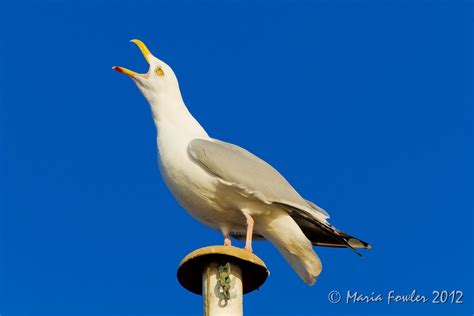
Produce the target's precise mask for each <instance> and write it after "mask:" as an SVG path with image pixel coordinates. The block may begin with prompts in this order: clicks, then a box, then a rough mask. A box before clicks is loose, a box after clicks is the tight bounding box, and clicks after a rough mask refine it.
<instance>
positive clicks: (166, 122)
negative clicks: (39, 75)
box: [112, 39, 371, 285]
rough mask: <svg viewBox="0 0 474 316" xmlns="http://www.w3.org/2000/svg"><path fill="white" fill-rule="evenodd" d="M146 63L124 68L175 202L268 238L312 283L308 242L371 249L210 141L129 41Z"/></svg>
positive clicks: (265, 172)
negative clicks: (146, 108) (149, 121)
mask: <svg viewBox="0 0 474 316" xmlns="http://www.w3.org/2000/svg"><path fill="white" fill-rule="evenodd" d="M131 42H133V43H134V44H136V45H137V46H138V48H139V49H140V50H141V52H142V54H143V56H144V57H145V59H146V61H147V62H148V64H149V69H148V72H147V73H145V74H140V73H137V72H134V71H132V70H129V69H127V68H124V67H119V66H114V67H112V69H114V70H116V71H117V72H119V73H123V74H125V75H128V76H129V77H130V78H131V79H132V80H133V81H134V82H135V84H136V85H137V86H138V88H139V90H140V91H141V93H142V94H143V95H144V96H145V98H146V100H147V101H148V103H149V104H150V107H151V112H152V114H153V120H154V123H155V125H156V129H157V145H158V153H159V154H158V155H159V169H160V173H161V175H162V177H163V179H164V181H165V183H166V185H167V187H168V188H169V190H170V191H171V193H172V194H173V196H174V197H175V198H176V200H177V201H178V202H179V204H180V205H181V206H182V207H183V208H184V209H186V210H187V211H188V212H189V213H190V215H191V216H192V217H194V218H195V219H196V220H198V221H199V222H201V223H202V224H204V225H206V226H208V227H210V228H212V229H215V230H217V231H220V232H221V233H222V235H223V237H224V245H226V246H231V239H230V238H231V237H234V238H236V239H238V240H245V250H247V251H249V252H252V239H265V240H268V241H270V242H271V243H272V244H273V245H274V246H275V247H276V248H277V249H278V251H279V252H280V253H281V254H282V255H283V257H284V258H285V259H286V261H287V262H288V263H289V264H290V266H291V267H292V268H293V270H295V272H296V273H297V274H298V275H299V277H300V278H301V279H302V280H303V281H304V282H305V283H306V284H308V285H312V284H314V282H315V281H316V278H317V277H318V276H319V275H320V273H321V271H322V264H321V260H320V259H319V257H318V256H317V255H316V253H315V251H314V249H313V245H317V246H328V247H348V248H351V249H352V250H354V251H355V252H356V253H358V252H357V251H356V250H355V249H356V248H367V249H368V248H371V246H370V245H369V244H368V243H366V242H364V241H362V240H360V239H358V238H355V237H353V236H351V235H349V234H346V233H344V232H342V231H340V230H338V229H336V228H335V227H333V226H332V225H331V224H330V223H329V222H328V218H329V214H328V213H327V212H326V211H325V210H324V209H322V208H321V207H319V206H317V205H316V204H314V203H313V202H311V201H308V200H306V199H304V198H303V197H302V196H301V195H300V194H299V193H298V192H297V191H296V190H295V189H294V188H293V187H292V186H291V184H290V183H288V181H287V180H286V179H285V178H284V177H283V176H282V175H281V174H280V173H279V172H278V171H277V170H276V169H275V168H273V167H272V166H271V165H270V164H268V163H267V162H265V161H264V160H262V159H260V158H259V157H257V156H256V155H254V154H252V153H251V152H249V151H247V150H245V149H244V148H242V147H239V146H237V145H233V144H230V143H226V142H223V141H220V140H217V139H215V138H212V137H210V136H209V135H208V134H207V132H206V131H205V130H204V128H203V127H202V126H201V125H200V124H199V122H198V121H197V120H196V119H195V118H194V117H193V116H192V115H191V113H190V112H189V110H188V109H187V107H186V105H185V103H184V101H183V98H182V96H181V92H180V88H179V85H178V80H177V78H176V75H175V73H174V72H173V70H172V69H171V67H170V66H168V65H167V64H166V63H165V62H163V61H162V60H160V59H158V58H156V57H155V56H154V55H152V53H151V52H150V50H149V49H148V48H147V46H146V45H145V44H144V43H143V42H142V41H140V40H137V39H134V40H131Z"/></svg>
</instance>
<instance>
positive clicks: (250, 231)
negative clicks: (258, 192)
mask: <svg viewBox="0 0 474 316" xmlns="http://www.w3.org/2000/svg"><path fill="white" fill-rule="evenodd" d="M244 215H245V219H246V220H247V238H246V239H245V250H247V251H249V252H253V250H252V234H253V223H254V222H253V218H252V217H251V216H250V215H247V214H244Z"/></svg>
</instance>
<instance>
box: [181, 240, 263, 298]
mask: <svg viewBox="0 0 474 316" xmlns="http://www.w3.org/2000/svg"><path fill="white" fill-rule="evenodd" d="M213 262H218V263H219V262H220V263H222V264H226V263H227V262H230V264H236V265H238V266H239V267H240V269H241V270H242V283H243V293H244V294H246V293H249V292H252V291H254V290H256V289H258V288H259V287H260V286H261V285H262V284H263V283H265V280H266V279H267V277H268V275H270V272H269V271H268V269H267V267H266V266H265V263H264V262H263V261H262V259H260V258H259V257H257V256H256V255H254V254H253V253H250V252H248V251H246V250H243V249H241V248H237V247H233V246H209V247H204V248H200V249H197V250H194V251H193V252H191V253H189V254H188V255H187V256H186V257H184V259H183V260H181V263H180V264H179V268H178V273H177V274H178V281H179V283H181V285H182V286H183V287H184V288H185V289H187V290H188V291H191V292H193V293H195V294H199V295H202V271H203V269H204V267H206V266H207V265H209V264H211V263H213Z"/></svg>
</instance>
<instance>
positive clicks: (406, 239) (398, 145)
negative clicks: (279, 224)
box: [0, 0, 473, 316]
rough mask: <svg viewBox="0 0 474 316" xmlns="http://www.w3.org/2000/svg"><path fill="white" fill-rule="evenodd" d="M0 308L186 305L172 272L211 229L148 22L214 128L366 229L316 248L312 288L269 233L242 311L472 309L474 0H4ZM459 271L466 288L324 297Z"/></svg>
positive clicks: (166, 310) (420, 285)
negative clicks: (179, 190) (142, 48)
mask: <svg viewBox="0 0 474 316" xmlns="http://www.w3.org/2000/svg"><path fill="white" fill-rule="evenodd" d="M0 12H1V13H0V17H1V18H0V34H1V36H0V172H1V173H0V314H1V315H2V316H10V315H40V314H41V315H72V314H75V315H86V314H94V315H155V314H171V313H179V314H199V313H200V312H201V298H200V297H198V296H196V295H194V294H191V293H188V292H186V291H185V290H183V289H182V288H181V287H180V285H179V284H178V282H177V280H176V276H175V271H176V268H177V265H178V263H179V261H180V260H181V258H182V257H183V256H184V255H186V254H187V253H188V252H189V251H191V250H193V249H195V248H198V247H201V246H206V245H212V244H220V243H221V242H222V237H221V235H220V233H217V232H214V231H211V230H210V229H208V228H206V227H204V226H201V225H200V224H199V223H197V222H196V221H194V220H193V219H192V218H191V217H190V216H188V215H187V213H186V212H185V211H184V210H183V209H181V208H180V207H179V206H178V204H177V203H176V202H175V200H174V199H173V197H172V195H171V194H170V193H169V192H168V190H167V188H166V187H165V185H164V183H163V181H162V180H161V176H160V175H159V171H158V168H157V149H156V146H155V130H154V126H153V122H152V119H151V115H150V111H149V108H148V105H147V104H146V102H145V100H144V98H143V97H142V96H141V95H140V93H139V91H138V89H137V88H136V87H135V86H134V84H133V83H132V81H131V80H129V79H128V78H126V77H125V76H123V75H119V74H117V73H115V72H114V71H112V70H111V66H112V65H116V64H118V65H122V66H125V67H129V68H131V69H133V70H137V71H144V70H145V69H146V67H147V66H146V62H145V60H144V59H143V57H142V56H141V54H140V53H139V50H138V49H137V48H136V47H135V46H134V45H133V44H130V43H128V41H129V40H130V39H132V38H139V39H142V40H143V41H144V42H145V43H147V44H148V45H149V47H150V49H151V50H152V51H153V52H154V53H155V54H156V55H157V56H158V57H159V58H162V59H163V60H165V61H166V62H167V63H169V64H170V65H171V66H172V67H173V68H174V69H175V72H176V73H177V76H178V78H179V80H180V84H181V89H182V93H183V96H184V99H185V102H186V103H187V105H188V107H189V108H190V110H191V111H192V113H193V114H194V115H195V117H196V118H197V119H198V120H199V121H200V122H201V123H202V124H203V126H204V127H205V128H206V129H207V131H208V132H209V134H210V135H211V136H213V137H215V138H219V139H222V140H225V141H229V142H233V143H236V144H239V145H241V146H243V147H245V148H247V149H249V150H251V151H252V152H254V153H255V154H257V155H259V156H260V157H262V158H264V159H265V160H267V161H268V162H269V163H271V164H272V165H274V166H275V167H276V168H277V169H279V170H280V171H281V173H282V174H283V175H285V176H286V177H287V179H288V180H289V181H290V182H291V183H292V184H293V185H294V187H295V188H297V189H298V190H299V191H300V192H301V194H302V195H304V196H305V197H307V198H308V199H311V200H314V201H315V202H317V203H318V204H320V205H321V206H322V207H324V208H326V209H327V210H328V211H329V213H330V214H331V216H332V223H333V224H334V225H335V226H337V227H339V228H341V229H343V230H346V231H348V232H350V233H353V234H354V235H356V236H358V237H360V238H362V239H364V240H367V241H369V242H371V243H372V244H373V246H374V248H373V249H372V250H370V251H364V255H365V258H362V259H361V258H359V257H358V256H356V255H354V254H353V253H352V252H351V251H349V250H347V249H327V248H317V249H316V250H317V252H318V253H319V255H320V257H321V259H322V262H323V273H322V275H321V277H320V278H319V280H318V282H317V283H316V284H315V286H314V287H307V286H306V285H304V284H303V282H301V281H300V280H299V279H298V277H297V276H296V275H295V273H293V271H292V270H291V269H290V268H289V266H288V265H287V264H286V262H285V261H284V259H283V258H282V257H281V256H280V255H279V254H278V253H277V251H276V250H275V249H274V248H273V246H271V245H270V244H268V243H256V244H255V245H254V247H255V248H254V249H255V252H256V253H257V254H258V255H259V256H260V257H261V258H262V259H263V260H264V261H265V262H266V263H267V265H268V267H269V269H270V270H271V273H272V274H271V276H270V278H269V279H268V281H267V283H266V284H265V285H264V286H263V287H262V288H261V289H260V291H259V292H254V293H251V294H249V295H248V296H246V297H245V310H246V312H247V313H248V314H249V315H261V314H268V315H276V314H290V313H293V314H302V315H303V314H315V315H337V314H348V315H352V314H354V315H355V314H368V315H382V314H391V315H395V314H430V315H434V314H440V315H443V314H444V315H455V314H459V315H470V314H472V312H473V306H472V297H473V274H472V265H473V263H472V253H473V238H472V225H473V218H472V212H473V204H472V192H473V181H472V179H473V169H472V161H473V155H472V147H473V128H472V115H473V113H472V69H473V68H472V66H473V65H472V22H473V21H472V2H471V1H301V2H296V1H276V2H270V1H269V2H264V1H259V2H258V3H256V4H255V3H250V2H246V1H225V2H219V1H127V2H125V1H114V2H112V1H75V2H73V1H60V0H58V1H32V2H27V1H2V2H1V3H0ZM333 289H336V290H340V291H341V292H345V291H347V290H351V291H359V292H360V293H365V294H370V293H371V292H376V293H386V292H387V291H389V290H392V289H393V290H395V291H397V292H398V293H400V294H406V293H410V292H411V291H412V290H413V289H416V290H418V292H419V293H420V294H424V295H426V296H428V297H431V292H432V291H433V290H443V289H446V290H462V291H464V298H463V301H464V304H461V305H453V304H445V305H433V304H430V303H427V304H395V305H387V304H356V305H354V304H352V305H350V304H349V305H348V304H343V303H339V304H335V305H334V304H331V303H330V302H328V299H327V295H328V292H329V291H331V290H333Z"/></svg>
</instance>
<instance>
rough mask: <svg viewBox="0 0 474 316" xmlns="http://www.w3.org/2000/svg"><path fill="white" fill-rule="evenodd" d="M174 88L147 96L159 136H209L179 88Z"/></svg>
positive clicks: (192, 137) (183, 137)
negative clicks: (193, 114)
mask: <svg viewBox="0 0 474 316" xmlns="http://www.w3.org/2000/svg"><path fill="white" fill-rule="evenodd" d="M173 90H175V91H163V92H161V93H154V94H153V96H147V99H148V102H149V103H150V107H151V111H152V113H153V121H154V122H155V126H156V129H157V132H158V137H159V138H163V137H166V138H170V139H171V138H173V140H175V141H178V139H181V140H189V141H190V140H192V139H194V138H208V137H209V136H208V134H207V133H206V131H205V130H204V128H203V127H202V126H201V124H199V122H198V121H197V120H196V119H195V118H194V117H193V116H192V114H191V113H190V112H189V110H188V108H187V107H186V105H185V104H184V101H183V98H182V96H181V92H180V91H179V88H178V89H173Z"/></svg>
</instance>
